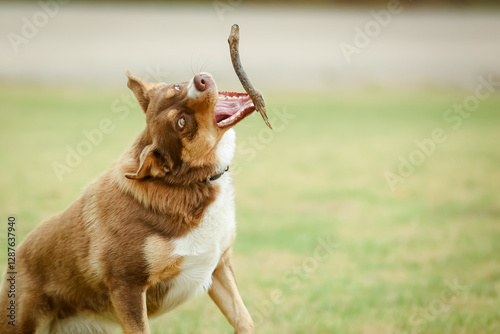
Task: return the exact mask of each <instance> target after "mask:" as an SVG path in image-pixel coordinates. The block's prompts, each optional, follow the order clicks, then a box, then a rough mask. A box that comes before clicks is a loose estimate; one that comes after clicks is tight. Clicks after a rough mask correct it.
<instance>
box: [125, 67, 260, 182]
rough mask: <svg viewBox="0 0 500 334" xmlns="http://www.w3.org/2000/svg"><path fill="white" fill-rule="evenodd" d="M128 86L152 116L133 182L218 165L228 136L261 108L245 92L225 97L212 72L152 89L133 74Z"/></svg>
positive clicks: (145, 110) (145, 133) (130, 175)
mask: <svg viewBox="0 0 500 334" xmlns="http://www.w3.org/2000/svg"><path fill="white" fill-rule="evenodd" d="M127 76H128V87H129V88H130V89H131V90H132V91H133V93H134V95H135V97H136V98H137V100H138V102H139V104H140V106H141V108H142V110H143V111H144V113H145V114H146V129H145V131H144V133H143V136H142V137H143V138H141V141H142V143H140V144H141V150H142V151H141V153H140V158H139V160H140V162H139V168H138V170H137V171H136V172H135V173H127V174H126V175H125V176H126V177H127V178H129V179H144V178H151V177H153V178H158V177H160V178H161V177H165V176H168V175H170V174H175V173H176V171H178V170H179V169H180V168H181V167H184V168H183V169H186V166H189V167H204V166H214V165H216V164H217V162H216V161H215V160H216V159H217V157H216V154H215V151H216V147H217V144H218V143H219V141H220V140H221V138H222V137H223V135H224V134H225V133H226V132H227V131H228V130H229V129H231V128H232V127H233V126H234V125H236V124H237V123H238V122H239V121H241V120H242V119H244V118H245V117H246V116H248V115H249V114H251V113H252V112H253V111H254V110H255V107H254V105H253V103H252V100H251V99H250V97H249V96H248V95H247V94H245V93H232V92H219V91H218V90H217V85H216V84H215V81H214V79H213V77H212V76H211V75H210V74H208V73H200V74H197V75H195V76H194V77H193V78H192V79H191V80H190V81H189V82H183V83H178V84H165V83H159V84H151V83H146V82H143V81H142V80H140V79H139V78H136V77H134V76H132V75H131V74H130V73H128V72H127Z"/></svg>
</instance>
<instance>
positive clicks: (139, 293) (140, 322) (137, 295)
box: [110, 285, 151, 334]
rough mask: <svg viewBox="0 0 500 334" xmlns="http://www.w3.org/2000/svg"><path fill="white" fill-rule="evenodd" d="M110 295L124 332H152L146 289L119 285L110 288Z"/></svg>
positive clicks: (147, 333)
mask: <svg viewBox="0 0 500 334" xmlns="http://www.w3.org/2000/svg"><path fill="white" fill-rule="evenodd" d="M110 295H111V302H112V304H113V307H114V310H115V313H116V316H117V317H118V321H119V322H120V325H121V326H122V329H123V332H124V334H151V331H150V329H149V323H148V312H147V308H146V292H145V289H143V288H142V287H136V286H128V285H119V286H117V287H114V288H111V289H110Z"/></svg>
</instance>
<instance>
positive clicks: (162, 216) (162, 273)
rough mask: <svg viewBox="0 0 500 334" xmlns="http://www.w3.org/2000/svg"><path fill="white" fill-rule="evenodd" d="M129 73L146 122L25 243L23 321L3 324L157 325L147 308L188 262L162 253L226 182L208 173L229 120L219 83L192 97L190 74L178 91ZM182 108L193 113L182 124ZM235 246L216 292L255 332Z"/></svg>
mask: <svg viewBox="0 0 500 334" xmlns="http://www.w3.org/2000/svg"><path fill="white" fill-rule="evenodd" d="M128 76H129V82H128V86H129V88H130V89H131V90H132V91H133V92H134V94H135V96H136V98H137V100H138V102H139V104H140V105H141V107H142V109H143V110H144V112H145V114H146V123H147V126H146V128H145V130H144V131H143V132H142V133H141V134H140V135H139V137H138V138H137V140H136V141H135V142H134V144H133V145H132V147H131V148H130V149H129V150H127V151H126V152H125V153H124V155H123V156H122V157H121V158H120V159H119V160H118V161H117V162H116V163H115V164H114V165H113V166H112V167H111V168H110V169H109V170H108V171H107V172H105V173H104V174H103V175H102V176H101V177H99V178H98V179H97V180H96V181H94V182H93V183H92V184H91V185H90V186H89V187H88V188H87V189H86V190H85V192H84V193H83V195H82V196H81V197H80V198H79V199H78V200H76V201H75V202H74V203H73V204H72V205H71V206H70V207H69V208H68V209H67V210H66V211H64V212H62V213H60V214H58V215H56V216H54V217H52V218H50V219H49V220H47V221H46V222H44V223H43V224H41V225H40V226H38V227H37V228H36V229H35V230H34V231H33V232H32V233H30V235H29V236H28V237H27V238H26V240H25V241H24V242H23V244H22V245H21V246H20V247H19V248H18V250H17V268H16V269H17V272H18V274H17V281H16V289H17V295H16V326H15V327H12V326H9V325H7V323H6V322H7V321H6V317H5V316H3V317H2V320H1V321H0V333H30V334H31V333H36V331H37V329H40V328H42V327H44V326H46V327H47V328H49V329H51V330H54V326H55V323H56V321H57V320H62V319H68V318H70V317H72V316H75V315H77V314H81V313H93V314H98V315H100V316H101V317H102V318H107V319H110V320H114V321H117V322H119V323H120V324H121V326H122V328H123V330H124V332H125V333H150V331H149V325H148V322H147V316H148V315H153V314H155V312H156V311H157V310H158V309H159V308H160V305H161V301H162V300H163V298H164V296H165V295H166V294H167V293H168V281H169V280H170V279H172V278H174V277H175V276H176V275H178V274H179V273H180V271H181V269H180V265H181V264H182V257H174V256H171V257H168V256H166V257H165V256H164V254H170V253H172V250H173V246H172V244H171V241H172V240H174V239H175V238H179V237H181V236H184V235H186V233H188V232H189V231H190V230H191V229H193V228H195V227H196V226H197V225H198V224H199V223H200V220H201V218H202V217H203V214H204V212H205V210H206V209H207V207H208V206H209V205H210V204H211V203H212V202H213V201H214V200H215V198H216V196H217V194H218V191H219V190H218V188H217V186H214V185H212V184H211V183H208V182H204V180H205V179H206V178H207V177H208V176H210V175H213V174H215V172H216V170H215V168H216V166H215V161H214V159H215V145H216V144H217V142H218V141H219V140H220V139H221V137H222V135H223V134H224V132H225V131H226V130H227V129H219V128H218V127H217V125H216V123H215V120H214V117H213V107H214V105H215V102H216V100H217V95H216V94H217V92H216V91H215V92H214V91H210V92H207V94H204V95H203V96H201V97H200V98H198V99H188V98H187V92H186V91H187V83H182V84H180V86H181V87H182V90H181V91H180V92H177V91H176V90H175V89H174V86H173V85H167V84H148V83H144V82H142V81H141V80H139V79H137V78H135V77H133V76H131V75H130V74H128ZM179 115H183V117H185V119H186V126H185V128H183V129H180V128H178V125H177V119H178V117H179ZM157 254H163V256H159V255H157ZM228 254H229V250H228V251H226V253H224V255H223V257H222V258H221V261H220V263H219V265H218V266H217V269H216V270H215V271H214V275H213V283H214V286H213V287H212V288H211V289H210V296H211V297H212V299H214V301H215V302H216V304H217V305H218V306H219V307H220V308H221V310H222V311H223V313H224V314H225V315H226V317H227V318H228V320H229V321H230V323H231V324H232V325H233V326H235V328H236V331H237V332H241V333H243V332H245V333H246V332H252V331H253V325H252V322H251V318H250V316H249V315H248V312H247V311H246V309H245V307H244V305H243V303H242V302H241V298H240V297H239V294H238V292H237V289H236V285H235V282H234V276H233V274H232V270H231V269H230V264H229V257H228ZM5 289H6V284H4V288H3V289H2V291H1V296H0V305H1V306H2V308H3V309H4V306H6V305H7V304H6V303H7V302H8V301H7V299H6V296H7V293H6V290H5ZM231 300H234V303H232V302H231ZM7 320H8V319H7ZM241 324H243V325H241ZM242 326H243V327H242ZM51 330H49V331H51Z"/></svg>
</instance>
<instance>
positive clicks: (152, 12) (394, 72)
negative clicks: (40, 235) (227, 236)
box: [0, 2, 500, 90]
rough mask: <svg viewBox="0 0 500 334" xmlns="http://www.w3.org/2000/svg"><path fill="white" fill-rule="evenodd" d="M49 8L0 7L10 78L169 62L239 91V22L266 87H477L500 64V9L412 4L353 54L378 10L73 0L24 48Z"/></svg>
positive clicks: (68, 78)
mask: <svg viewBox="0 0 500 334" xmlns="http://www.w3.org/2000/svg"><path fill="white" fill-rule="evenodd" d="M224 3H225V2H224ZM228 6H229V5H228ZM382 9H384V8H378V9H375V10H376V11H379V10H382ZM40 12H43V9H42V8H41V7H40V5H39V4H37V3H32V4H21V5H16V4H0V22H1V26H0V29H1V35H2V38H1V39H0V50H2V51H1V53H0V80H1V81H3V82H9V81H15V82H42V83H71V84H75V85H78V84H85V85H88V84H99V85H101V84H106V85H107V84H111V85H119V84H123V83H124V81H125V74H124V72H125V70H126V69H129V70H130V71H131V72H132V73H134V74H136V75H139V76H143V77H144V76H149V78H151V77H153V79H152V81H155V80H154V77H155V75H153V76H152V75H151V74H150V72H155V71H159V72H161V73H160V74H159V78H156V79H163V80H166V81H171V82H178V81H183V80H186V79H187V78H189V77H191V75H192V72H193V71H199V70H202V69H203V70H206V71H208V72H211V73H212V74H214V76H215V78H216V80H217V81H218V83H219V88H221V89H235V87H237V85H238V81H237V78H236V75H235V74H234V72H233V70H232V67H231V62H230V59H229V51H228V45H227V37H228V35H229V31H230V27H231V25H232V24H233V23H238V24H239V25H240V29H241V42H240V43H241V46H240V52H241V57H242V62H243V65H244V67H245V68H246V70H247V72H248V73H249V76H250V78H251V79H252V81H253V82H254V84H255V85H256V86H257V87H262V88H264V89H266V88H273V89H301V88H307V89H308V90H309V89H330V88H334V89H336V88H346V87H347V88H351V87H354V88H357V87H359V86H370V85H381V86H401V85H405V86H409V87H411V86H414V85H433V86H451V87H454V86H459V87H465V88H471V87H475V85H476V84H477V81H476V78H477V76H478V75H485V74H491V73H497V74H498V73H500V61H499V60H500V34H499V32H500V12H498V11H496V12H495V11H493V12H487V11H478V10H476V11H463V10H444V9H443V10H437V11H433V10H427V9H426V10H423V9H419V10H410V9H406V8H404V10H403V11H402V12H401V13H399V14H397V15H393V16H392V17H391V19H390V23H389V24H387V25H386V26H385V27H384V26H380V27H379V28H380V32H379V33H378V34H376V36H375V37H373V38H371V42H370V44H369V45H368V46H366V47H365V48H360V52H359V54H353V55H352V62H350V63H349V62H348V61H347V60H346V57H345V56H344V54H343V53H342V51H341V48H340V45H341V43H342V42H345V43H349V44H351V45H354V42H353V40H354V38H355V35H356V31H355V28H356V27H359V28H360V29H363V30H364V28H365V25H366V24H367V23H369V22H376V21H374V20H375V19H374V17H373V16H372V14H371V13H370V12H371V9H370V8H361V9H356V10H354V9H352V10H351V9H338V8H334V7H327V8H307V7H295V8H282V7H276V6H275V7H256V6H247V5H246V3H245V2H242V4H241V5H236V6H233V7H231V6H229V7H227V8H225V9H222V10H220V11H219V12H218V11H217V10H216V9H215V7H214V6H213V4H212V3H207V5H204V6H193V5H191V6H182V5H174V6H172V5H170V6H167V5H164V6H162V5H138V4H135V5H119V6H117V5H84V4H72V3H69V4H64V5H61V6H60V8H58V10H57V13H56V14H55V15H53V17H50V18H49V19H48V22H47V23H46V24H45V25H43V26H41V27H40V28H37V29H38V32H37V33H36V34H34V35H35V36H34V37H32V38H28V39H27V40H28V42H27V43H26V44H20V45H18V49H19V51H18V52H17V53H16V52H15V51H14V48H13V47H12V45H11V43H10V42H9V37H8V36H9V33H11V32H13V33H16V34H18V35H20V36H22V29H23V26H24V25H25V24H26V23H25V22H26V20H28V21H30V22H32V23H33V17H34V16H36V15H37V13H38V14H39V13H40ZM40 15H41V16H40ZM40 15H39V16H40V17H39V19H40V18H43V17H42V16H43V15H42V14H40ZM23 18H25V19H24V21H23ZM42 23H43V22H42ZM25 29H26V28H25ZM165 73H168V74H165ZM236 89H237V88H236Z"/></svg>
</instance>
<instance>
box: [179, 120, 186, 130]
mask: <svg viewBox="0 0 500 334" xmlns="http://www.w3.org/2000/svg"><path fill="white" fill-rule="evenodd" d="M177 125H178V126H179V127H180V128H181V129H182V128H183V127H184V125H186V119H185V118H184V117H181V118H179V120H178V121H177Z"/></svg>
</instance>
